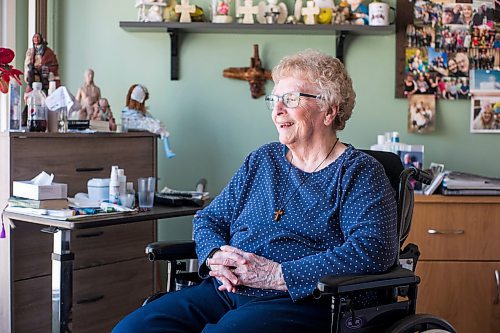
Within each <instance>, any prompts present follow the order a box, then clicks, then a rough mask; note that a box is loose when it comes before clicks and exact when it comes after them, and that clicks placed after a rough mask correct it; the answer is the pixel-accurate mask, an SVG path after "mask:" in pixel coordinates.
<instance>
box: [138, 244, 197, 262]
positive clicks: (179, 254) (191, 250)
mask: <svg viewBox="0 0 500 333" xmlns="http://www.w3.org/2000/svg"><path fill="white" fill-rule="evenodd" d="M195 248H196V246H195V242H194V241H193V240H184V241H162V242H154V243H150V244H148V245H147V246H146V254H147V255H148V257H149V260H151V261H154V260H182V259H196V251H195Z"/></svg>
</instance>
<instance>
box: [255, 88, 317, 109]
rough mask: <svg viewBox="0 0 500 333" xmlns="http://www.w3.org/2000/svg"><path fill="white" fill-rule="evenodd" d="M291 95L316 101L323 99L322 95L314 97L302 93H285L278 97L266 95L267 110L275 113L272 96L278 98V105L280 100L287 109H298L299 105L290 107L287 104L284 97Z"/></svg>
mask: <svg viewBox="0 0 500 333" xmlns="http://www.w3.org/2000/svg"><path fill="white" fill-rule="evenodd" d="M289 94H292V95H298V97H299V98H300V97H309V98H315V99H321V96H320V95H312V94H307V93H301V92H288V93H285V94H283V95H281V96H278V95H274V94H270V95H266V97H265V98H264V101H265V102H266V105H267V108H268V109H269V111H273V109H274V107H271V103H273V101H272V100H269V98H270V97H271V96H275V97H277V98H278V100H277V101H276V103H278V102H279V101H280V100H281V101H282V102H283V104H285V106H286V107H287V108H291V109H294V108H297V107H299V105H297V106H288V105H287V104H286V103H285V100H284V97H285V95H289Z"/></svg>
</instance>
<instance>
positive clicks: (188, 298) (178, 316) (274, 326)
mask: <svg viewBox="0 0 500 333" xmlns="http://www.w3.org/2000/svg"><path fill="white" fill-rule="evenodd" d="M217 286H218V284H217V282H216V281H215V280H214V279H213V278H210V279H207V280H204V281H203V282H202V283H201V284H200V285H197V286H193V287H189V288H185V289H183V290H180V291H176V292H173V293H168V294H166V295H165V296H162V297H160V298H159V299H157V300H155V301H153V302H151V303H149V304H147V305H146V306H143V307H141V308H139V309H137V310H136V311H134V312H132V313H131V314H129V315H128V316H127V317H125V318H124V319H123V320H122V321H120V322H119V323H118V325H117V326H116V327H115V328H114V329H113V332H112V333H125V332H126V333H139V332H141V333H157V332H204V333H209V332H217V333H225V332H228V333H229V332H238V333H246V332H248V333H250V332H251V333H255V332H259V333H265V332H269V333H277V332H288V333H293V332H297V333H299V332H304V333H305V332H307V333H309V332H330V303H329V302H328V301H326V300H321V301H316V300H312V299H311V300H306V301H300V302H297V303H294V302H293V301H292V299H291V298H290V297H289V296H266V297H252V296H243V295H238V294H234V293H228V292H220V291H218V290H217Z"/></svg>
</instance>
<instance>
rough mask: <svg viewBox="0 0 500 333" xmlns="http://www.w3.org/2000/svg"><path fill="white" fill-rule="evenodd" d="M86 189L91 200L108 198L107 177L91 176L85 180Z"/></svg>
mask: <svg viewBox="0 0 500 333" xmlns="http://www.w3.org/2000/svg"><path fill="white" fill-rule="evenodd" d="M87 190H88V192H89V199H90V200H91V201H104V200H108V199H109V178H92V179H90V180H89V181H88V182H87Z"/></svg>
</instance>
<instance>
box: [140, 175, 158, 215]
mask: <svg viewBox="0 0 500 333" xmlns="http://www.w3.org/2000/svg"><path fill="white" fill-rule="evenodd" d="M155 185H156V179H155V177H147V178H139V179H138V180H137V189H138V196H139V209H141V210H149V209H151V208H152V207H153V202H154V197H155Z"/></svg>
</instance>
